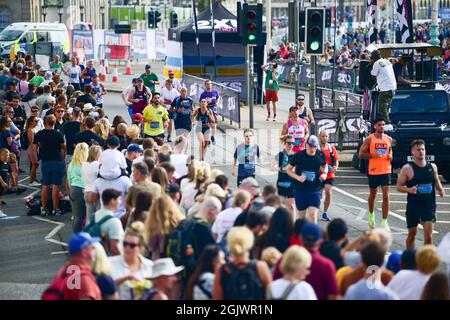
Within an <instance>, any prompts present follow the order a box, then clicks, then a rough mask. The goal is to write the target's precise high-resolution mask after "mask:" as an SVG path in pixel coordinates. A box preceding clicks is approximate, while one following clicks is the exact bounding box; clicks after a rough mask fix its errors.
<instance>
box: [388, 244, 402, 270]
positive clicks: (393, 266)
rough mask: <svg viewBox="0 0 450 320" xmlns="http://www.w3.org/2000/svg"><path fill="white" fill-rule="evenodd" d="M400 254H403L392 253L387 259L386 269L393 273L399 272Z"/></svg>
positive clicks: (400, 252)
mask: <svg viewBox="0 0 450 320" xmlns="http://www.w3.org/2000/svg"><path fill="white" fill-rule="evenodd" d="M402 254H403V251H401V250H396V251H393V252H392V253H391V254H390V256H389V258H388V262H387V264H386V268H387V269H389V270H391V271H392V272H393V273H397V272H399V271H400V264H401V262H402Z"/></svg>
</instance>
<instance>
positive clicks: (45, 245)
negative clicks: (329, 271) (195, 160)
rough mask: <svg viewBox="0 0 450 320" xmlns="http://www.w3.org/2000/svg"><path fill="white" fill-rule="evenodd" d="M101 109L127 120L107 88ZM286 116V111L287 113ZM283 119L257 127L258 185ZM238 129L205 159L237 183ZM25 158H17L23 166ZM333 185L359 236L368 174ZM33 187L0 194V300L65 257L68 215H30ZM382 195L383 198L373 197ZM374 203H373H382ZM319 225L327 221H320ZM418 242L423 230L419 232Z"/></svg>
mask: <svg viewBox="0 0 450 320" xmlns="http://www.w3.org/2000/svg"><path fill="white" fill-rule="evenodd" d="M280 95H281V96H282V99H283V100H282V101H281V102H282V103H280V107H281V109H283V110H284V111H287V108H288V107H289V104H288V101H292V100H291V99H293V98H292V97H293V93H292V91H289V92H285V93H283V92H281V93H280ZM104 105H105V106H106V107H105V111H106V113H107V115H108V117H109V118H110V119H112V118H113V117H114V116H115V115H118V114H119V115H122V116H123V117H124V118H125V119H128V118H127V117H128V114H127V112H126V109H125V107H124V106H123V102H122V101H121V99H120V97H119V95H118V94H117V93H110V94H108V95H107V96H106V98H105V104H104ZM286 115H287V114H286ZM280 126H281V123H272V122H270V124H267V128H265V129H261V130H258V131H257V140H256V141H257V143H258V144H259V145H260V147H261V149H262V153H263V156H264V160H263V162H262V163H261V164H259V165H258V168H257V177H258V178H257V180H258V181H259V182H260V183H261V184H266V183H272V184H274V183H275V181H276V173H274V172H271V171H270V170H268V167H269V164H270V161H271V159H272V157H273V156H274V155H275V154H276V153H277V152H278V151H279V149H280V144H279V141H278V138H277V137H278V136H279V135H278V133H277V128H278V127H280ZM242 140H243V136H242V132H239V131H236V130H227V131H226V132H222V133H221V134H218V135H217V144H216V146H212V147H211V150H210V152H209V154H208V158H207V159H206V161H207V162H208V163H210V164H211V165H212V166H213V167H214V168H218V169H220V170H222V171H223V172H224V173H225V174H226V175H227V176H228V177H229V178H230V185H231V186H233V187H234V186H235V185H236V179H235V178H234V177H232V176H231V167H230V164H231V159H232V154H233V151H234V146H235V145H236V144H238V143H240V142H242ZM188 153H189V154H192V153H193V154H194V155H195V156H196V157H198V143H197V141H196V139H195V137H194V136H191V140H190V148H189V151H188ZM27 165H28V164H27V163H26V161H25V160H23V161H21V167H22V168H24V169H26V167H27ZM21 180H23V184H24V185H25V186H27V181H28V180H27V176H26V175H21ZM336 182H337V184H336V185H337V188H336V191H335V192H334V199H333V204H332V207H331V210H329V213H330V215H331V217H332V218H337V217H340V218H343V219H344V220H345V221H347V223H348V224H349V237H350V238H354V237H356V236H358V235H359V234H360V233H361V232H362V231H363V230H368V226H367V202H366V199H367V196H368V187H367V178H366V177H365V176H364V175H362V174H361V173H359V172H358V171H356V170H354V169H352V168H341V169H340V171H339V172H338V177H337V179H336ZM445 187H446V191H447V193H448V194H449V196H446V197H445V198H443V199H438V201H439V205H438V223H437V227H436V229H437V232H436V233H435V235H434V241H435V243H436V244H437V243H438V242H439V241H440V239H441V238H442V237H443V236H444V235H445V233H446V232H448V231H449V226H450V225H449V223H450V187H449V186H448V185H446V186H445ZM37 191H38V190H37V189H36V188H29V190H28V191H27V193H25V194H23V195H22V196H16V195H8V196H5V197H4V201H6V202H7V205H5V206H4V207H3V210H4V212H5V213H6V214H7V215H8V216H9V217H8V218H7V219H0V230H1V232H0V243H1V244H2V245H1V246H0V299H38V298H39V297H40V294H41V293H42V291H43V290H44V289H45V287H46V285H47V284H48V283H49V282H50V281H51V280H52V278H53V276H54V274H55V273H56V271H57V270H58V268H60V267H61V266H62V265H63V264H64V263H65V261H66V260H67V252H66V250H67V247H66V244H65V242H66V241H67V239H68V237H69V235H70V233H71V228H70V225H71V224H70V214H66V215H63V216H61V217H58V218H55V217H49V218H46V219H42V218H41V217H29V216H27V215H26V213H25V207H24V199H23V198H24V197H25V196H27V195H30V194H31V193H36V192H37ZM405 198H406V196H405V195H399V194H398V193H397V192H396V191H393V192H392V199H391V200H392V201H391V205H392V207H391V211H392V214H391V215H390V218H389V222H390V225H391V228H392V231H393V238H394V244H393V246H392V248H391V249H392V250H396V249H403V248H404V244H405V239H406V222H405V218H404V209H405V206H406V205H405ZM377 200H378V201H380V200H381V197H380V198H379V199H377ZM380 207H381V206H380V203H379V202H377V208H380ZM377 221H378V222H380V221H381V213H380V210H379V209H377ZM320 224H321V225H322V226H323V227H326V225H325V223H323V222H320ZM418 239H419V241H418V243H417V245H420V244H421V240H422V239H423V237H422V234H421V233H420V232H419V234H418Z"/></svg>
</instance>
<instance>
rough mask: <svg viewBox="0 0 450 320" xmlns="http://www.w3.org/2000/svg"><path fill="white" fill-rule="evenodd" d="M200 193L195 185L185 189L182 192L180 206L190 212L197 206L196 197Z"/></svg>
mask: <svg viewBox="0 0 450 320" xmlns="http://www.w3.org/2000/svg"><path fill="white" fill-rule="evenodd" d="M197 193H198V190H197V189H196V188H195V183H194V184H192V185H188V186H187V187H186V188H185V189H183V190H182V191H181V201H180V206H182V207H183V209H184V210H186V212H188V211H189V209H190V208H192V207H193V206H194V204H195V195H196V194H197Z"/></svg>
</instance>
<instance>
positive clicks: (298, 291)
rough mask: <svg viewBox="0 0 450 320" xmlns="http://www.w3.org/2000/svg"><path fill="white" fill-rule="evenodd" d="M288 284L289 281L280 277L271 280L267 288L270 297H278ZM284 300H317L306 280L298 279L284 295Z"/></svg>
mask: <svg viewBox="0 0 450 320" xmlns="http://www.w3.org/2000/svg"><path fill="white" fill-rule="evenodd" d="M289 284H290V282H289V281H287V280H285V279H283V278H281V279H278V280H275V281H274V282H272V283H271V284H270V285H269V288H268V289H267V290H270V293H271V295H272V299H279V298H281V296H282V295H283V293H284V291H285V290H286V289H287V287H288V286H289ZM286 300H317V296H316V293H315V292H314V289H313V287H311V285H310V284H309V283H308V282H306V281H300V282H299V283H297V285H296V286H295V287H294V288H293V289H292V291H291V293H289V295H288V296H287V297H286Z"/></svg>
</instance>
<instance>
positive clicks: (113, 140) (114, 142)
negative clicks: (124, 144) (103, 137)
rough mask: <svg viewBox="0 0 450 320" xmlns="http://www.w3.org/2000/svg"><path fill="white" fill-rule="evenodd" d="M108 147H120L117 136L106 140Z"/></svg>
mask: <svg viewBox="0 0 450 320" xmlns="http://www.w3.org/2000/svg"><path fill="white" fill-rule="evenodd" d="M108 145H110V146H111V147H117V146H120V140H119V138H118V137H117V136H111V137H109V138H108Z"/></svg>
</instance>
